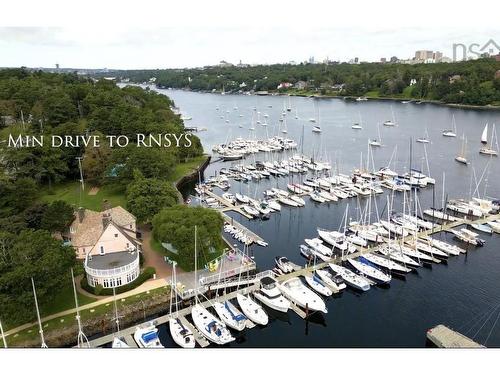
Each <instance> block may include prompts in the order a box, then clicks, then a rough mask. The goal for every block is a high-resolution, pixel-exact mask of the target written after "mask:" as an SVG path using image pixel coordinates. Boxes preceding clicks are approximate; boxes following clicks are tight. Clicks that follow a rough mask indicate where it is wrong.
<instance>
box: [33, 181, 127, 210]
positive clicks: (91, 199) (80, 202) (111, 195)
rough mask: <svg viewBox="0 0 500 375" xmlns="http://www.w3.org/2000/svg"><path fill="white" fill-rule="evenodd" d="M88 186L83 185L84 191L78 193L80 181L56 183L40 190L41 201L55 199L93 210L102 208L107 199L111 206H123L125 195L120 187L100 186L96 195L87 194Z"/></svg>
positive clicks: (47, 201)
mask: <svg viewBox="0 0 500 375" xmlns="http://www.w3.org/2000/svg"><path fill="white" fill-rule="evenodd" d="M90 188H91V187H90V186H85V191H84V192H83V193H80V183H79V182H77V181H75V182H68V183H64V184H60V185H57V186H55V187H53V188H52V189H51V190H49V189H48V188H45V189H43V190H42V197H41V198H40V199H41V201H42V202H46V203H50V202H53V201H55V200H62V201H65V202H67V203H69V204H71V205H73V206H75V207H84V208H88V209H90V210H94V211H101V210H102V202H103V200H104V199H106V200H107V201H108V203H109V204H110V205H111V207H115V206H122V207H125V205H126V202H125V195H124V192H123V190H122V189H120V188H116V187H111V186H107V185H106V186H102V187H101V188H100V189H99V191H98V192H97V194H96V195H89V194H88V192H89V191H90Z"/></svg>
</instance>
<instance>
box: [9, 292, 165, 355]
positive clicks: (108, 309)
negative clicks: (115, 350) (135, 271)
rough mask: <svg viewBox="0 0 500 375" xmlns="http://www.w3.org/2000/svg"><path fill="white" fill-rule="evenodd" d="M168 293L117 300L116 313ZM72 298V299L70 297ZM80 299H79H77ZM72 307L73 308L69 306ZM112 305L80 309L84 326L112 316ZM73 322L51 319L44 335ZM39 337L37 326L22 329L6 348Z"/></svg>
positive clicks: (64, 318) (68, 317)
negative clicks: (100, 317) (97, 319)
mask: <svg viewBox="0 0 500 375" xmlns="http://www.w3.org/2000/svg"><path fill="white" fill-rule="evenodd" d="M164 293H170V289H169V287H168V286H165V287H160V288H157V289H153V290H150V291H148V292H144V293H140V294H135V295H132V296H129V297H126V298H121V299H118V300H117V302H116V304H117V308H118V311H120V310H121V309H122V308H123V307H124V306H127V305H130V304H133V303H136V302H138V301H140V300H145V299H147V298H151V297H153V296H156V295H159V294H164ZM71 298H72V297H71ZM79 298H80V297H79ZM71 307H74V306H71ZM113 309H114V306H113V303H103V304H101V305H98V306H95V307H93V308H91V309H81V310H80V316H81V319H82V323H83V324H85V320H86V319H90V318H95V317H97V316H102V315H105V314H109V313H110V314H113ZM74 322H75V314H74V313H73V314H68V315H64V316H62V317H59V318H55V319H51V320H49V321H47V322H44V323H43V331H44V333H49V332H50V331H53V330H58V329H63V328H67V327H69V326H71V325H73V324H74ZM38 336H39V333H38V326H36V325H35V326H32V327H30V328H27V329H24V330H22V331H20V332H18V333H16V334H14V335H11V336H8V337H7V345H8V346H16V345H18V346H19V345H20V344H22V343H23V342H24V341H26V340H31V339H34V338H36V337H38ZM1 347H3V344H2V342H1V340H0V348H1Z"/></svg>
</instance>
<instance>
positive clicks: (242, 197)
mask: <svg viewBox="0 0 500 375" xmlns="http://www.w3.org/2000/svg"><path fill="white" fill-rule="evenodd" d="M235 197H236V200H237V201H238V202H240V203H245V204H247V203H249V202H250V198H249V197H247V196H246V195H243V194H239V193H236V194H235Z"/></svg>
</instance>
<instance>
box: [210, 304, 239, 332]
mask: <svg viewBox="0 0 500 375" xmlns="http://www.w3.org/2000/svg"><path fill="white" fill-rule="evenodd" d="M213 308H214V310H215V312H216V313H217V315H218V316H219V318H220V319H221V320H222V321H223V322H224V323H225V324H226V325H227V326H228V327H229V328H232V329H234V330H236V331H243V330H244V329H245V326H246V320H247V317H246V316H245V315H243V314H241V313H240V312H238V311H236V307H235V306H234V305H233V304H232V303H231V301H225V302H218V301H216V302H214V303H213Z"/></svg>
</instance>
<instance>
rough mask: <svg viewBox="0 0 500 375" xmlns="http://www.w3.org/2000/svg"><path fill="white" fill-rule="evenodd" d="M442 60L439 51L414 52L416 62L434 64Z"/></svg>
mask: <svg viewBox="0 0 500 375" xmlns="http://www.w3.org/2000/svg"><path fill="white" fill-rule="evenodd" d="M442 59H443V53H442V52H439V51H427V50H420V51H415V58H414V60H416V61H417V62H425V63H434V62H440V61H441V60H442Z"/></svg>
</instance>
